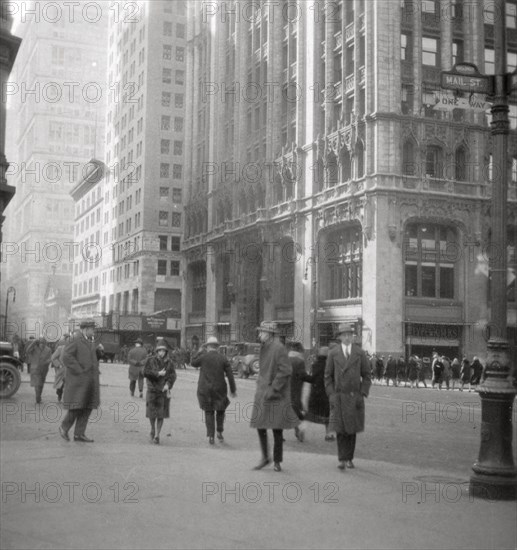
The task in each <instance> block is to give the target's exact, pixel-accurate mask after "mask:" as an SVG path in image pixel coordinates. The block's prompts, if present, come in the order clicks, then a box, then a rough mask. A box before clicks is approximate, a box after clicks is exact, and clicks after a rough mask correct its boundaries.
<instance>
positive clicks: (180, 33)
mask: <svg viewBox="0 0 517 550" xmlns="http://www.w3.org/2000/svg"><path fill="white" fill-rule="evenodd" d="M163 36H172V23H171V22H170V21H164V22H163ZM176 38H185V25H184V23H176Z"/></svg>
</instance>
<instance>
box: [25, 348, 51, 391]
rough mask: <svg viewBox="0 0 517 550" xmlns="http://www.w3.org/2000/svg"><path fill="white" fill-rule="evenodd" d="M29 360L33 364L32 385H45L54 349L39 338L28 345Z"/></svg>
mask: <svg viewBox="0 0 517 550" xmlns="http://www.w3.org/2000/svg"><path fill="white" fill-rule="evenodd" d="M27 357H28V362H29V364H30V366H31V369H30V370H31V379H30V380H31V381H30V385H31V386H32V387H37V386H43V384H45V380H46V378H47V374H48V369H49V366H50V359H51V357H52V350H51V349H50V348H49V347H48V346H47V345H46V344H42V343H41V342H39V341H38V340H35V341H34V342H31V344H29V346H28V347H27Z"/></svg>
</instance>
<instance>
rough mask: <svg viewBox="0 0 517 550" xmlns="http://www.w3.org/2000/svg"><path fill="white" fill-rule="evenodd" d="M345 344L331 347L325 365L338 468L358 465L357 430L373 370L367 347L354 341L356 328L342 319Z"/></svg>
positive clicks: (340, 330) (340, 332)
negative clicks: (367, 355) (355, 456)
mask: <svg viewBox="0 0 517 550" xmlns="http://www.w3.org/2000/svg"><path fill="white" fill-rule="evenodd" d="M337 335H338V338H339V340H340V341H341V344H340V345H338V346H335V347H333V348H332V349H330V351H329V354H328V357H327V364H326V366H325V390H326V391H327V395H328V396H329V401H330V408H331V411H330V428H331V429H333V430H335V431H336V434H337V449H338V460H339V465H338V468H339V469H341V470H344V469H345V468H354V463H353V462H352V461H353V458H354V451H355V443H356V434H357V433H359V432H362V431H364V399H365V397H368V393H369V391H370V386H371V383H372V381H371V374H370V366H369V364H368V359H367V358H366V354H365V353H364V351H363V350H362V349H361V348H360V347H359V346H358V345H357V344H354V343H352V340H353V335H354V328H353V326H352V325H351V324H348V323H342V324H340V325H339V328H338V334H337Z"/></svg>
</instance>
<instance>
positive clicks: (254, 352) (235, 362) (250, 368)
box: [227, 342, 260, 378]
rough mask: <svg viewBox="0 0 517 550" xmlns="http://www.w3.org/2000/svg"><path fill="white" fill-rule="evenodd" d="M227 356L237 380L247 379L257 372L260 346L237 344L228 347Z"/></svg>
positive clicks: (247, 343)
mask: <svg viewBox="0 0 517 550" xmlns="http://www.w3.org/2000/svg"><path fill="white" fill-rule="evenodd" d="M228 348H229V349H227V356H228V358H229V359H230V364H231V365H232V370H233V372H234V373H237V375H238V376H239V378H249V377H250V376H253V375H254V374H258V372H259V354H260V344H257V343H256V342H237V343H235V344H231V345H229V346H228Z"/></svg>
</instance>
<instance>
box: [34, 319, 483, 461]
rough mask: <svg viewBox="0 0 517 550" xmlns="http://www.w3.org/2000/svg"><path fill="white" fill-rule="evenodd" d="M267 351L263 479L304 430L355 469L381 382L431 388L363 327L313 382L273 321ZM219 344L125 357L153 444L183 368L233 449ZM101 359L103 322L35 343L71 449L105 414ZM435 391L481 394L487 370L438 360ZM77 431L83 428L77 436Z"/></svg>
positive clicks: (37, 367) (258, 416)
mask: <svg viewBox="0 0 517 550" xmlns="http://www.w3.org/2000/svg"><path fill="white" fill-rule="evenodd" d="M257 337H258V340H259V341H260V343H261V348H260V355H259V372H258V377H257V388H256V393H255V397H254V402H253V407H252V411H251V420H250V427H251V428H254V429H256V430H257V435H258V440H259V445H260V451H261V459H260V462H259V463H258V464H257V466H256V467H255V469H257V470H260V469H262V468H264V467H265V466H267V465H268V464H270V463H271V462H273V467H274V470H275V471H281V469H282V467H281V463H282V462H283V443H284V442H285V438H284V430H291V429H293V430H294V433H295V437H296V438H297V439H298V440H299V441H300V442H303V441H304V439H305V429H306V423H307V422H313V423H316V424H321V425H324V426H325V436H324V440H325V441H337V455H338V468H339V469H341V470H345V469H352V468H354V463H353V459H354V453H355V447H356V439H357V434H358V433H361V432H362V431H364V429H365V399H366V398H367V397H368V394H369V391H370V387H371V385H372V383H373V381H374V380H376V381H377V382H378V383H383V381H386V385H388V386H389V384H390V381H391V382H392V385H393V386H398V385H401V383H402V382H404V383H405V384H406V383H407V382H409V383H410V386H411V387H415V385H416V387H417V388H418V385H419V383H420V382H422V383H423V384H424V386H425V387H427V384H426V376H425V369H424V364H423V361H422V359H420V358H419V357H418V356H416V355H411V356H410V358H409V360H408V361H407V362H406V361H405V360H404V358H403V357H399V358H394V357H393V356H392V355H389V356H388V359H387V361H386V363H385V362H384V357H383V356H378V355H377V354H375V353H374V354H373V355H372V356H369V355H368V354H367V353H365V352H364V351H363V350H362V349H361V347H360V346H359V345H357V344H356V343H354V341H353V340H354V328H353V325H349V324H346V323H344V324H340V325H339V327H338V330H337V332H336V334H335V338H334V339H333V340H331V342H330V344H329V346H328V347H327V346H324V347H321V348H319V349H318V350H317V352H316V354H315V356H314V358H313V361H312V365H311V372H310V374H309V373H308V372H307V370H306V361H305V352H304V348H303V346H302V344H301V343H300V342H297V341H294V340H290V339H287V340H286V339H285V338H283V337H282V336H281V333H280V330H279V327H278V325H277V324H276V323H275V322H272V321H264V322H262V323H261V325H260V326H259V327H257ZM218 348H219V342H218V340H217V338H215V337H210V338H208V340H207V341H206V343H205V344H204V345H202V346H201V348H200V349H199V350H197V351H196V352H195V353H193V354H191V353H189V354H188V355H187V354H185V353H184V351H183V350H171V348H170V347H169V345H168V344H167V342H166V341H165V340H163V339H162V340H158V341H157V342H156V345H155V347H154V349H153V347H152V346H150V345H146V346H144V344H143V341H142V339H140V338H138V339H137V340H136V342H135V344H134V347H132V348H131V349H129V348H127V350H125V351H124V355H125V357H126V358H127V362H128V364H129V370H128V378H129V392H130V395H131V396H132V397H134V396H135V392H136V390H137V388H138V394H139V396H140V398H143V397H144V394H143V392H144V380H147V392H146V397H145V399H146V417H147V418H148V419H149V422H150V425H151V430H150V441H151V442H152V443H154V444H159V443H160V432H161V430H162V427H163V422H164V419H166V418H169V417H170V401H171V395H172V388H173V386H174V383H175V382H176V368H177V367H178V368H185V367H186V365H187V364H191V365H192V366H193V367H195V368H197V369H199V379H198V386H197V398H198V403H199V407H200V408H201V410H203V413H204V418H205V425H206V434H207V438H208V442H209V444H210V445H214V444H215V438H216V437H217V440H218V441H224V435H223V432H224V421H225V411H226V409H227V407H228V406H229V404H230V399H229V397H228V385H229V389H230V396H231V397H233V398H235V397H236V396H237V388H236V384H235V379H234V375H233V371H232V368H231V364H230V362H229V359H228V358H227V357H226V356H225V355H224V354H222V353H220V352H219V349H218ZM101 354H102V350H99V347H98V345H96V342H95V322H94V321H93V320H91V319H86V320H83V321H82V322H81V324H80V327H79V330H78V331H77V332H76V333H75V334H74V335H71V336H67V337H65V338H63V339H62V340H61V341H60V342H58V344H57V346H56V348H55V350H54V352H52V350H51V349H50V347H49V346H48V344H47V343H46V342H45V339H44V338H39V339H37V340H36V339H34V340H33V341H31V342H29V344H28V345H27V347H26V349H25V355H26V358H27V362H28V370H29V372H30V375H31V385H32V386H34V388H35V392H36V402H37V403H41V396H42V390H43V384H44V383H45V378H46V376H47V373H48V370H49V365H51V366H52V367H53V368H54V369H55V382H54V388H55V390H56V394H57V397H58V401H60V402H62V405H63V408H64V409H66V410H67V414H66V416H65V418H64V420H63V422H62V423H61V425H60V426H59V433H60V435H61V437H62V438H63V439H65V440H66V441H70V435H69V432H70V430H71V429H72V428H74V441H79V442H84V443H90V442H93V439H91V438H89V437H88V436H87V435H86V433H85V431H86V427H87V424H88V419H89V417H90V415H91V412H92V410H93V409H96V408H97V407H98V406H99V404H100V385H99V374H100V373H99V357H100V356H101ZM431 369H432V381H431V384H432V387H433V388H434V387H435V386H436V385H437V386H438V388H439V389H441V388H442V384H443V383H444V382H445V385H446V387H447V389H449V388H450V381H452V389H454V388H455V384H456V382H457V383H458V384H460V387H459V389H460V391H461V390H463V386H464V384H466V383H468V384H469V391H470V389H471V387H472V386H473V385H476V384H479V382H480V381H481V379H482V376H483V366H482V365H481V363H480V361H479V359H478V358H476V357H475V358H474V359H473V361H472V363H470V362H469V361H468V360H467V358H466V357H464V358H463V361H462V363H461V364H460V362H459V360H458V359H454V360H453V361H450V360H449V359H448V358H446V357H443V356H440V355H439V354H438V353H434V354H433V360H432V365H431ZM305 383H308V384H310V387H311V390H310V396H309V399H308V402H307V407H304V404H303V398H302V397H303V388H304V384H305ZM74 426H75V427H74ZM268 430H271V431H272V436H273V452H272V455H271V453H270V445H269V439H268Z"/></svg>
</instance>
